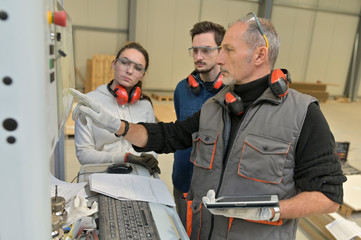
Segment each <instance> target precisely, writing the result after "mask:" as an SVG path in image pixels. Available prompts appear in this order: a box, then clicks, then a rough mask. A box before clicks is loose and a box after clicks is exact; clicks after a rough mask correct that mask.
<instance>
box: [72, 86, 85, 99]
mask: <svg viewBox="0 0 361 240" xmlns="http://www.w3.org/2000/svg"><path fill="white" fill-rule="evenodd" d="M70 93H71V95H73V96H74V97H76V98H78V99H79V100H80V101H81V102H87V97H86V95H85V94H84V93H81V92H79V91H78V90H75V89H74V88H70Z"/></svg>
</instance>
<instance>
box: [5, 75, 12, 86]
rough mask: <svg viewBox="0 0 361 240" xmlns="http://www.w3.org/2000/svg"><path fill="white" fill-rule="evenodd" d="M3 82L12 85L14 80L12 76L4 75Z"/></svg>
mask: <svg viewBox="0 0 361 240" xmlns="http://www.w3.org/2000/svg"><path fill="white" fill-rule="evenodd" d="M3 83H4V84H5V85H10V84H12V83H13V80H12V79H11V78H10V77H4V78H3Z"/></svg>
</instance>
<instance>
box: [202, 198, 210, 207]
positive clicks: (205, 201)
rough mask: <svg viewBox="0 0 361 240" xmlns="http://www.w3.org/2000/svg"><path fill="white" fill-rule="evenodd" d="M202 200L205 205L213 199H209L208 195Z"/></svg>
mask: <svg viewBox="0 0 361 240" xmlns="http://www.w3.org/2000/svg"><path fill="white" fill-rule="evenodd" d="M202 202H203V204H204V205H207V204H208V203H210V202H211V201H210V200H209V198H207V197H202Z"/></svg>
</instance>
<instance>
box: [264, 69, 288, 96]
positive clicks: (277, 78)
mask: <svg viewBox="0 0 361 240" xmlns="http://www.w3.org/2000/svg"><path fill="white" fill-rule="evenodd" d="M290 83H291V76H290V74H289V72H288V71H287V69H274V70H273V71H272V72H271V74H270V77H269V79H268V85H269V87H270V88H271V91H272V93H273V94H274V95H275V96H276V97H279V98H281V97H283V96H286V95H287V93H288V88H289V84H290Z"/></svg>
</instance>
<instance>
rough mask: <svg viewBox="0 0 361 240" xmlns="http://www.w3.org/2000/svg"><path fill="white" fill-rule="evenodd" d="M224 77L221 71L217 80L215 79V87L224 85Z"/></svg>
mask: <svg viewBox="0 0 361 240" xmlns="http://www.w3.org/2000/svg"><path fill="white" fill-rule="evenodd" d="M222 79H223V75H222V74H221V73H219V74H218V76H217V79H216V81H214V83H213V88H214V89H219V88H220V87H222V85H223V81H222Z"/></svg>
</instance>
